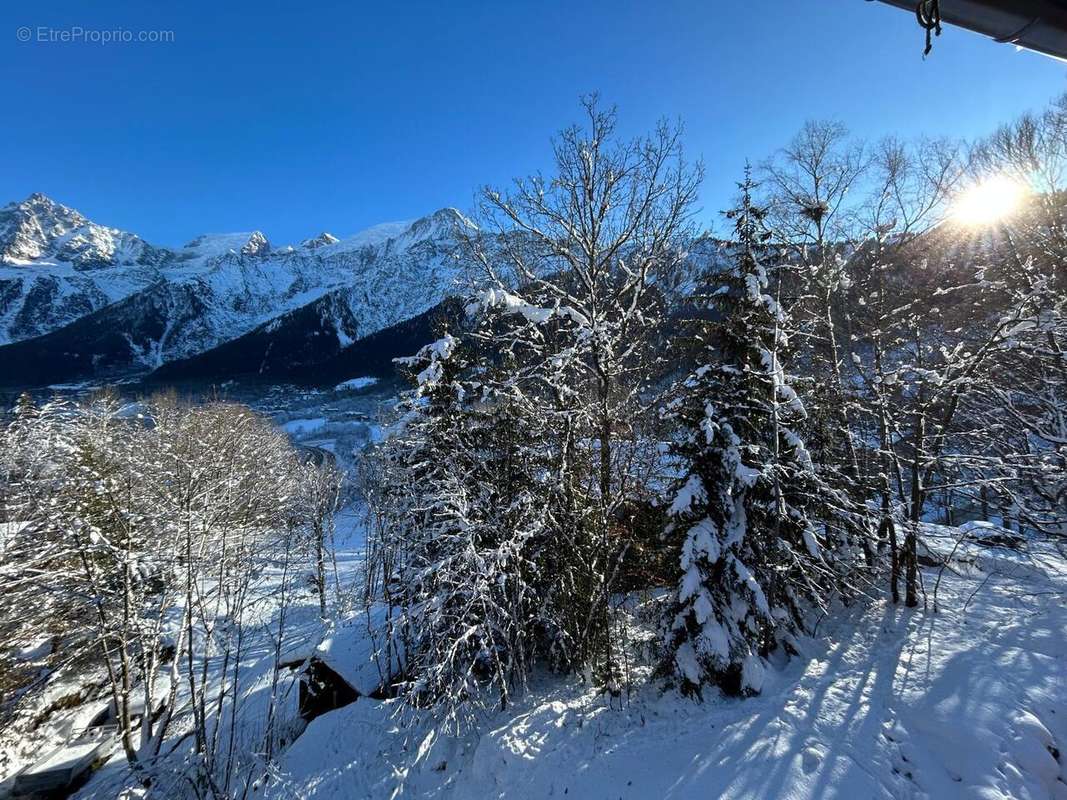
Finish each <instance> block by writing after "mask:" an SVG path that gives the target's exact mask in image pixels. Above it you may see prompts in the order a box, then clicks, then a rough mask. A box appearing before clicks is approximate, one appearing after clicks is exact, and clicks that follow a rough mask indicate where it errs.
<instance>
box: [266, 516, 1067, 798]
mask: <svg viewBox="0 0 1067 800" xmlns="http://www.w3.org/2000/svg"><path fill="white" fill-rule="evenodd" d="M928 532H929V534H930V535H931V536H932V537H933V539H934V541H935V542H936V549H942V548H945V549H946V550H947V549H951V541H950V538H949V537H951V535H952V534H953V533H954V530H953V529H942V528H938V527H937V526H930V530H929V531H928ZM956 556H957V559H958V560H957V561H956V562H954V564H955V567H956V570H957V572H956V573H955V574H953V573H951V572H946V573H945V575H944V577H943V579H942V582H941V586H940V589H939V592H938V598H939V606H940V611H939V612H938V613H934V612H933V611H932V610H927V611H923V610H922V609H921V608H919V609H915V610H908V609H905V608H903V607H902V606H898V607H894V606H892V605H891V604H888V603H887V602H882V601H878V602H875V603H874V604H868V605H866V606H864V607H860V606H854V607H853V608H852V609H848V610H845V611H844V612H841V613H839V614H836V615H835V616H834V617H833V618H830V619H827V620H824V621H823V623H822V625H821V626H820V628H819V631H818V637H817V638H814V639H809V640H807V642H806V644H805V649H806V652H805V654H804V655H803V656H802V657H801V658H795V659H793V660H792V661H791V662H789V663H788V664H785V665H783V666H782V667H781V668H780V669H776V670H772V671H771V673H770V675H769V677H768V681H767V683H766V685H765V687H764V691H763V694H762V695H761V696H759V697H756V698H753V699H748V700H733V699H724V698H719V697H714V698H709V699H708V701H707V702H705V703H703V704H698V703H694V702H692V701H689V700H685V699H682V698H679V697H678V696H677V695H676V694H675V693H673V692H666V693H663V692H661V691H660V690H659V689H657V688H656V687H654V686H646V688H644V689H643V690H642V691H641V692H639V693H638V694H637V695H635V696H632V697H631V698H630V699H629V701H628V702H626V703H622V704H621V705H620V703H619V701H615V703H614V704H612V703H610V702H609V701H608V700H607V699H606V698H604V697H603V696H597V695H593V694H591V693H587V692H583V691H582V690H581V689H579V688H575V687H574V686H573V685H572V684H565V683H563V682H560V681H558V680H557V681H555V682H546V683H542V684H541V685H539V686H535V687H532V688H531V690H530V691H529V692H528V693H527V695H526V697H525V698H524V699H523V700H522V701H520V702H519V703H518V704H516V705H515V706H513V707H512V708H510V709H509V710H508V711H507V712H501V713H500V714H499V715H498V716H497V717H496V718H494V719H492V720H489V721H487V723H486V724H485V725H484V727H483V729H482V731H481V732H480V733H478V732H476V733H473V734H471V735H469V736H467V737H465V738H463V739H455V738H450V737H438V738H436V739H435V738H434V737H432V736H428V735H427V733H426V731H425V730H422V731H419V730H418V729H415V730H412V729H410V728H408V729H401V728H399V727H398V726H397V725H395V723H394V721H393V719H392V717H391V709H390V707H389V704H380V703H375V702H373V701H369V700H360V701H357V702H356V703H354V704H352V705H350V706H348V707H346V708H343V709H340V710H338V711H335V712H331V713H329V714H327V715H325V716H323V717H321V718H319V719H318V720H316V721H314V722H313V723H312V724H311V725H310V726H309V728H308V729H307V731H306V732H305V733H304V734H303V735H302V736H301V737H300V738H299V739H298V740H297V741H296V742H295V743H294V744H293V746H292V747H291V748H290V750H289V751H288V752H287V753H286V755H285V756H284V758H283V761H282V771H283V772H284V773H285V774H286V776H285V778H284V781H283V782H282V783H276V784H274V785H273V787H272V788H271V789H270V790H269V792H268V796H270V797H272V798H293V797H296V798H316V800H325V799H326V798H329V799H330V800H346V799H347V798H363V797H372V798H387V797H434V798H472V799H474V798H494V797H501V798H503V797H507V798H550V797H551V798H559V797H568V798H582V799H584V798H611V799H612V800H614V799H615V798H718V797H724V798H844V799H848V800H851V799H852V798H855V799H856V800H861V799H863V798H931V800H941V798H984V799H986V800H992V799H993V798H1025V799H1033V800H1038V799H1039V798H1054V799H1055V800H1067V783H1065V782H1064V781H1065V780H1067V768H1065V767H1067V602H1065V600H1067V595H1065V591H1067V563H1065V561H1064V559H1063V557H1062V556H1061V555H1060V554H1057V553H1055V552H1054V551H1053V550H1052V549H1051V548H1045V549H1043V550H1042V551H1041V552H1039V553H1030V554H1017V553H1014V552H1012V551H1007V550H999V549H994V550H986V549H984V548H978V547H974V546H972V547H967V548H961V549H960V550H958V551H957V553H956ZM935 579H936V570H930V569H928V570H925V572H924V581H925V586H926V590H927V592H928V594H930V593H931V592H932V589H933V584H934V581H935ZM929 600H930V602H931V609H932V600H933V598H932V596H930V597H929Z"/></svg>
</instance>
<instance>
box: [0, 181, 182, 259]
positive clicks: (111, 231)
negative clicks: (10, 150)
mask: <svg viewBox="0 0 1067 800" xmlns="http://www.w3.org/2000/svg"><path fill="white" fill-rule="evenodd" d="M164 255H165V253H164V252H163V251H161V250H158V249H156V248H154V247H151V246H150V245H148V244H147V243H145V242H144V240H142V239H141V238H140V237H139V236H137V235H135V234H132V233H126V232H125V231H120V230H118V229H117V228H108V227H106V226H104V225H97V224H96V223H95V222H91V221H89V220H88V219H86V218H85V217H84V216H82V215H81V214H80V213H78V212H77V211H75V210H74V209H72V208H68V207H67V206H64V205H61V204H59V203H57V202H55V201H54V200H52V199H51V198H49V197H47V196H45V195H43V194H41V193H39V192H34V193H33V194H31V195H30V196H29V197H27V198H26V199H25V200H23V201H22V202H21V203H9V204H8V205H6V206H4V207H3V208H0V262H2V263H3V264H7V265H13V266H25V265H27V264H29V263H31V262H34V261H40V260H46V261H50V262H59V263H65V264H70V265H71V266H73V267H74V268H75V269H78V270H90V269H98V268H101V267H110V266H116V265H120V264H122V265H147V264H154V263H158V262H159V261H161V260H163V258H164Z"/></svg>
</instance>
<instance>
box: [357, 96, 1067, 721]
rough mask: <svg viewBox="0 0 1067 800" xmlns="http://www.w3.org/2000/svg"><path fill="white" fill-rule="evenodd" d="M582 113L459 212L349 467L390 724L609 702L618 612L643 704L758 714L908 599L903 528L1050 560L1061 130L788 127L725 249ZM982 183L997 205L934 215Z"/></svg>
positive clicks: (616, 679) (1065, 384) (675, 166)
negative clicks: (777, 689)
mask: <svg viewBox="0 0 1067 800" xmlns="http://www.w3.org/2000/svg"><path fill="white" fill-rule="evenodd" d="M585 110H586V112H587V119H586V121H585V123H584V125H581V126H575V127H571V128H568V129H566V130H564V131H562V132H561V134H560V135H559V136H558V137H557V139H556V140H555V143H554V153H555V170H554V173H553V174H552V175H551V176H550V177H544V176H535V177H532V178H528V179H520V180H517V181H515V183H514V185H513V186H512V187H511V188H510V189H509V190H506V191H505V190H497V189H493V188H487V189H486V190H485V191H484V192H483V193H482V203H481V208H480V209H479V211H480V213H479V215H478V218H477V228H475V227H473V226H472V227H471V228H470V229H469V230H468V231H467V237H466V247H465V251H464V253H463V257H464V258H465V259H466V261H467V263H468V266H469V268H470V272H471V275H472V291H471V296H470V297H469V299H468V304H467V307H466V314H465V316H464V318H463V320H462V322H461V323H460V324H458V325H453V326H452V328H451V329H450V330H448V331H447V332H445V333H444V334H443V335H442V337H441V338H440V339H439V340H438V341H437V342H435V343H434V344H432V345H429V346H427V347H425V348H423V349H422V350H421V351H420V352H419V353H418V354H417V355H416V356H414V357H412V358H410V359H407V360H406V364H405V366H406V369H407V370H408V372H409V373H410V375H411V378H412V383H413V388H412V390H411V391H410V392H409V393H408V394H407V395H406V396H405V398H404V399H403V401H402V403H401V405H400V408H399V410H398V414H397V418H396V420H395V421H394V425H393V429H392V433H391V436H390V437H389V438H388V439H387V440H386V441H385V442H384V443H383V444H382V445H381V446H380V447H378V448H377V449H376V451H375V452H374V453H373V454H372V456H371V457H370V458H369V459H368V461H367V464H366V468H365V474H364V476H363V484H364V489H365V494H366V497H367V502H368V507H369V509H370V512H371V516H370V520H371V524H370V527H369V531H370V534H371V536H370V556H369V568H370V569H369V576H370V577H369V580H368V594H369V599H370V600H372V601H375V602H378V601H381V602H384V603H385V604H387V606H388V607H389V608H390V610H391V613H392V624H393V625H394V626H395V627H396V628H397V630H398V631H399V632H400V633H402V636H401V637H400V638H402V639H403V640H404V641H405V642H406V647H407V657H406V660H405V663H406V665H407V668H406V671H405V674H404V675H403V676H401V679H400V682H399V684H398V686H397V689H398V691H399V692H401V693H402V694H403V695H405V696H406V697H407V698H408V700H409V701H410V702H411V703H412V705H413V706H415V707H429V708H433V709H434V710H435V711H436V712H438V713H439V714H440V715H441V716H442V718H443V719H445V720H447V721H450V722H455V723H462V722H464V721H466V720H469V718H470V717H471V715H472V714H474V713H476V712H477V709H478V708H481V707H484V706H485V705H496V704H506V703H507V702H508V698H509V695H510V693H511V692H512V691H513V690H514V689H515V688H516V687H521V686H522V685H523V684H524V682H525V680H526V678H527V677H528V676H529V675H530V673H531V671H532V670H533V669H535V668H536V667H537V666H538V665H544V666H548V667H551V668H553V669H556V670H560V671H567V672H573V673H577V674H579V675H581V676H583V677H584V678H585V680H587V681H589V682H591V683H594V684H596V685H600V686H603V687H604V688H605V689H606V690H608V691H611V692H616V693H617V692H621V691H624V690H625V688H626V687H627V685H629V684H630V683H632V680H633V674H632V667H633V664H632V661H631V659H630V655H629V654H630V652H631V650H632V648H631V647H630V643H629V637H630V635H631V629H630V628H631V626H630V622H631V620H630V617H629V615H628V614H627V613H623V612H622V611H621V609H624V608H627V604H626V598H627V593H629V592H632V591H633V590H635V589H648V590H659V591H665V592H666V596H665V599H664V602H662V603H661V604H660V608H661V619H660V621H659V625H660V630H661V631H662V633H661V636H660V641H659V647H658V648H657V656H656V661H657V663H658V665H659V670H660V672H661V674H663V675H665V676H668V677H669V678H670V679H672V680H674V681H676V682H677V684H678V685H679V686H680V687H681V688H683V689H685V690H687V691H691V692H694V693H699V692H700V691H701V690H702V689H703V688H704V687H706V686H709V685H715V686H718V687H721V688H723V689H724V690H726V691H729V692H735V693H741V694H748V693H753V692H757V691H759V689H760V685H761V682H762V675H763V670H764V666H765V663H766V661H765V660H766V658H767V657H768V656H769V655H771V653H772V652H774V651H780V652H785V653H788V652H790V651H791V650H792V649H793V642H794V637H795V636H796V635H797V634H798V633H801V632H804V631H806V630H808V629H809V626H810V620H811V619H812V618H813V615H816V614H820V613H824V612H826V611H827V610H829V609H830V608H831V607H832V605H833V604H834V603H835V602H836V601H838V600H840V599H844V600H846V601H847V600H849V599H850V598H854V597H856V596H858V595H861V594H868V595H869V594H871V593H873V592H878V591H884V590H885V589H888V591H889V592H890V593H891V595H892V598H893V601H894V602H896V601H898V600H899V599H900V596H899V595H900V592H901V589H903V599H904V601H905V602H906V603H907V605H909V606H915V605H917V604H919V603H920V602H921V601H922V597H921V595H922V587H921V585H920V576H919V572H918V565H917V560H918V552H919V547H920V544H919V538H920V535H921V527H920V522H921V521H923V520H924V519H927V518H930V517H931V515H937V514H941V515H944V516H945V517H946V518H947V519H946V521H952V520H953V519H954V518H958V517H959V516H960V515H966V514H970V515H973V516H983V517H988V516H992V515H995V514H996V515H999V516H1001V517H1002V518H1003V519H1004V520H1006V523H1005V524H1014V525H1016V526H1018V527H1019V528H1020V530H1022V529H1025V530H1026V531H1028V532H1033V533H1038V532H1041V533H1046V534H1060V535H1062V533H1063V532H1064V527H1063V526H1064V515H1065V508H1067V503H1065V500H1067V494H1065V493H1067V469H1065V464H1067V427H1065V425H1067V423H1065V420H1067V417H1065V416H1064V409H1065V407H1067V406H1065V400H1067V394H1065V393H1067V361H1065V352H1064V348H1065V346H1067V339H1065V337H1067V327H1065V322H1064V303H1065V297H1067V285H1065V281H1067V277H1065V267H1064V264H1065V260H1067V226H1065V224H1064V223H1065V220H1064V202H1063V201H1064V195H1063V187H1062V183H1061V181H1062V179H1063V177H1064V168H1065V167H1067V136H1065V131H1067V103H1065V102H1064V101H1060V102H1059V103H1057V104H1055V105H1054V106H1052V107H1051V108H1050V109H1049V110H1048V111H1047V112H1046V113H1043V114H1040V115H1034V116H1027V117H1025V118H1023V119H1021V120H1019V121H1017V122H1015V123H1012V124H1010V125H1007V126H1005V127H1004V128H1003V129H1001V130H999V131H998V132H996V133H995V135H993V136H991V137H990V138H989V139H987V140H985V141H982V142H979V143H977V144H974V145H964V144H962V143H954V142H946V141H921V142H900V141H897V140H893V139H887V140H884V141H881V142H878V143H875V144H873V145H864V144H862V143H858V142H855V141H853V140H852V139H851V138H850V137H849V135H848V134H847V131H845V129H844V128H843V127H842V126H840V125H837V124H829V123H809V124H807V125H805V126H804V128H803V129H802V130H801V132H800V133H799V134H798V135H797V136H796V137H795V138H794V139H793V140H792V141H791V142H790V143H789V144H788V145H787V146H786V147H785V148H783V150H782V151H780V152H779V153H778V154H776V155H775V156H774V157H773V158H771V159H769V160H768V161H767V162H765V163H764V164H761V165H760V166H759V167H757V168H755V169H752V170H750V171H748V172H747V173H746V175H745V176H744V179H743V180H742V182H741V183H740V184H739V186H740V192H739V198H738V201H737V204H736V207H735V208H733V209H732V210H731V211H729V212H728V213H727V215H726V217H727V220H728V222H729V224H730V226H731V233H730V235H729V236H727V237H724V238H723V239H715V238H712V237H710V236H708V235H698V232H697V231H696V230H695V226H694V212H695V202H696V198H697V192H698V187H699V185H700V182H701V180H702V178H703V168H702V166H701V165H700V164H692V163H689V162H687V161H686V159H685V157H684V153H683V148H682V132H681V130H680V129H679V128H677V127H673V126H670V125H666V124H664V125H661V126H659V127H658V128H657V129H656V130H655V131H654V132H653V133H652V134H651V135H650V136H648V137H644V138H639V139H635V140H625V139H622V138H620V137H619V136H618V135H617V133H616V130H615V115H614V112H613V111H606V110H604V109H603V108H602V107H600V106H599V105H598V104H597V102H596V100H595V99H590V100H588V101H587V102H586V103H585ZM993 175H995V176H999V177H998V180H1001V181H1011V182H1012V183H1011V185H1012V186H1021V185H1025V186H1026V187H1028V192H1027V193H1026V194H1025V196H1023V195H1022V193H1021V192H1020V204H1019V207H1018V208H1013V209H1006V213H1005V216H1004V218H1003V219H997V220H995V221H990V222H989V224H987V225H984V226H977V225H975V224H973V222H974V220H970V219H964V218H961V217H960V216H959V215H958V214H957V213H956V212H955V209H956V208H957V198H958V197H960V196H961V194H962V193H965V192H968V191H971V189H970V187H972V186H975V185H982V181H984V180H986V179H987V178H988V177H989V176H993ZM1007 211H1010V212H1011V213H1010V214H1008V213H1007Z"/></svg>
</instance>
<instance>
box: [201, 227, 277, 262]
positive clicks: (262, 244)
mask: <svg viewBox="0 0 1067 800" xmlns="http://www.w3.org/2000/svg"><path fill="white" fill-rule="evenodd" d="M182 249H183V250H185V251H186V252H187V253H188V254H189V255H190V256H192V257H195V258H214V257H216V256H224V255H229V254H240V255H243V256H262V255H266V254H267V253H269V252H270V242H269V241H268V240H267V237H266V236H265V235H264V234H263V233H262V232H261V231H245V232H242V233H205V234H202V235H200V236H197V237H196V238H195V239H193V240H192V241H191V242H189V243H188V244H186V245H185V247H184V248H182Z"/></svg>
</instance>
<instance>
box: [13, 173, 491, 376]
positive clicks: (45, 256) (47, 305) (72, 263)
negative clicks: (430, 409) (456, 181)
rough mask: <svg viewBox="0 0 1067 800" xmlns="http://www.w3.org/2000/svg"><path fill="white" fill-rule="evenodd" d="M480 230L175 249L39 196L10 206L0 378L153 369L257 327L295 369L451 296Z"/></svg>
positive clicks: (436, 222) (415, 230)
mask: <svg viewBox="0 0 1067 800" xmlns="http://www.w3.org/2000/svg"><path fill="white" fill-rule="evenodd" d="M469 224H470V223H469V222H467V221H466V220H465V219H464V218H463V217H462V216H461V215H460V214H459V212H457V211H455V210H454V209H442V210H440V211H437V212H435V213H434V214H431V215H429V216H427V217H423V218H420V219H417V220H415V221H413V222H401V223H387V224H385V225H379V226H376V227H374V228H371V229H369V230H367V231H364V232H363V233H360V234H357V235H355V236H353V237H350V238H347V239H338V238H337V237H334V236H332V235H331V234H328V233H323V234H321V235H319V236H316V237H314V238H311V239H307V240H305V241H304V242H302V243H300V244H299V245H296V246H285V247H273V246H272V245H271V244H270V242H269V241H268V240H267V238H266V236H264V235H263V234H262V233H260V232H258V231H256V232H252V233H240V234H209V235H205V236H200V237H197V238H196V239H194V240H193V241H191V242H189V243H188V244H187V245H185V246H184V247H182V248H178V249H169V248H164V247H155V246H153V245H150V244H148V243H146V242H144V241H143V240H142V239H141V238H140V237H138V236H136V235H135V234H131V233H126V232H123V231H119V230H116V229H114V228H107V227H104V226H101V225H97V224H95V223H93V222H90V221H89V220H87V219H86V218H85V217H84V216H82V215H81V214H79V213H78V212H77V211H74V210H73V209H70V208H67V207H65V206H62V205H60V204H58V203H55V202H54V201H52V200H50V199H48V198H47V197H44V196H43V195H39V194H34V195H31V196H30V197H29V198H27V199H26V200H25V201H23V202H21V203H13V204H10V205H8V206H5V207H4V208H2V209H0V344H4V345H6V346H0V384H3V385H8V386H11V385H40V384H42V383H55V382H69V381H77V380H86V379H112V378H116V377H129V376H134V375H143V374H145V373H148V372H150V371H152V370H155V369H157V368H159V367H160V366H162V365H163V364H166V363H168V362H172V361H176V360H180V359H190V358H192V357H194V356H197V355H198V354H201V353H205V352H207V351H209V350H212V349H213V348H216V347H219V346H220V345H224V344H226V343H228V342H232V341H234V340H237V339H240V338H241V337H243V336H245V335H246V334H248V333H250V332H253V331H255V332H257V334H258V336H259V337H260V339H261V340H262V341H263V343H264V347H265V348H266V349H265V350H264V352H263V353H261V354H259V355H258V356H257V357H261V356H263V355H266V354H269V352H270V350H271V347H272V343H273V342H281V341H285V342H287V345H286V346H287V347H288V348H289V350H288V356H289V357H291V358H292V359H293V364H291V365H290V366H298V365H300V364H307V363H313V362H315V361H318V360H322V359H323V357H324V356H326V355H333V354H334V353H335V352H339V351H341V350H343V349H344V348H346V347H348V346H349V345H351V344H353V343H354V342H356V341H358V340H360V339H362V338H364V337H366V336H368V335H370V334H372V333H375V332H376V331H379V330H382V329H384V328H388V327H390V326H393V325H395V324H397V323H400V322H403V321H405V320H408V319H411V318H413V317H416V316H418V315H420V314H422V313H423V312H425V311H427V310H428V309H430V308H432V307H433V306H435V305H437V304H438V303H440V302H441V301H442V300H443V299H444V298H445V297H446V296H448V295H449V294H450V293H451V292H452V291H453V290H454V287H455V285H456V282H457V280H458V277H459V274H458V273H459V267H458V262H457V259H456V257H455V251H456V249H457V231H458V226H462V225H469ZM283 349H284V348H283ZM234 352H235V355H236V354H241V356H242V357H251V355H249V354H248V353H250V352H251V351H243V350H241V349H240V348H238V349H237V350H236V351H234ZM214 363H215V365H216V367H217V368H218V369H221V370H222V371H234V372H242V373H243V372H255V371H257V369H258V368H257V367H251V365H249V364H247V363H238V362H234V363H232V364H229V365H226V364H222V363H220V362H219V361H218V360H217V359H216V361H215V362H214ZM213 377H219V376H217V375H215V376H213Z"/></svg>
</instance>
